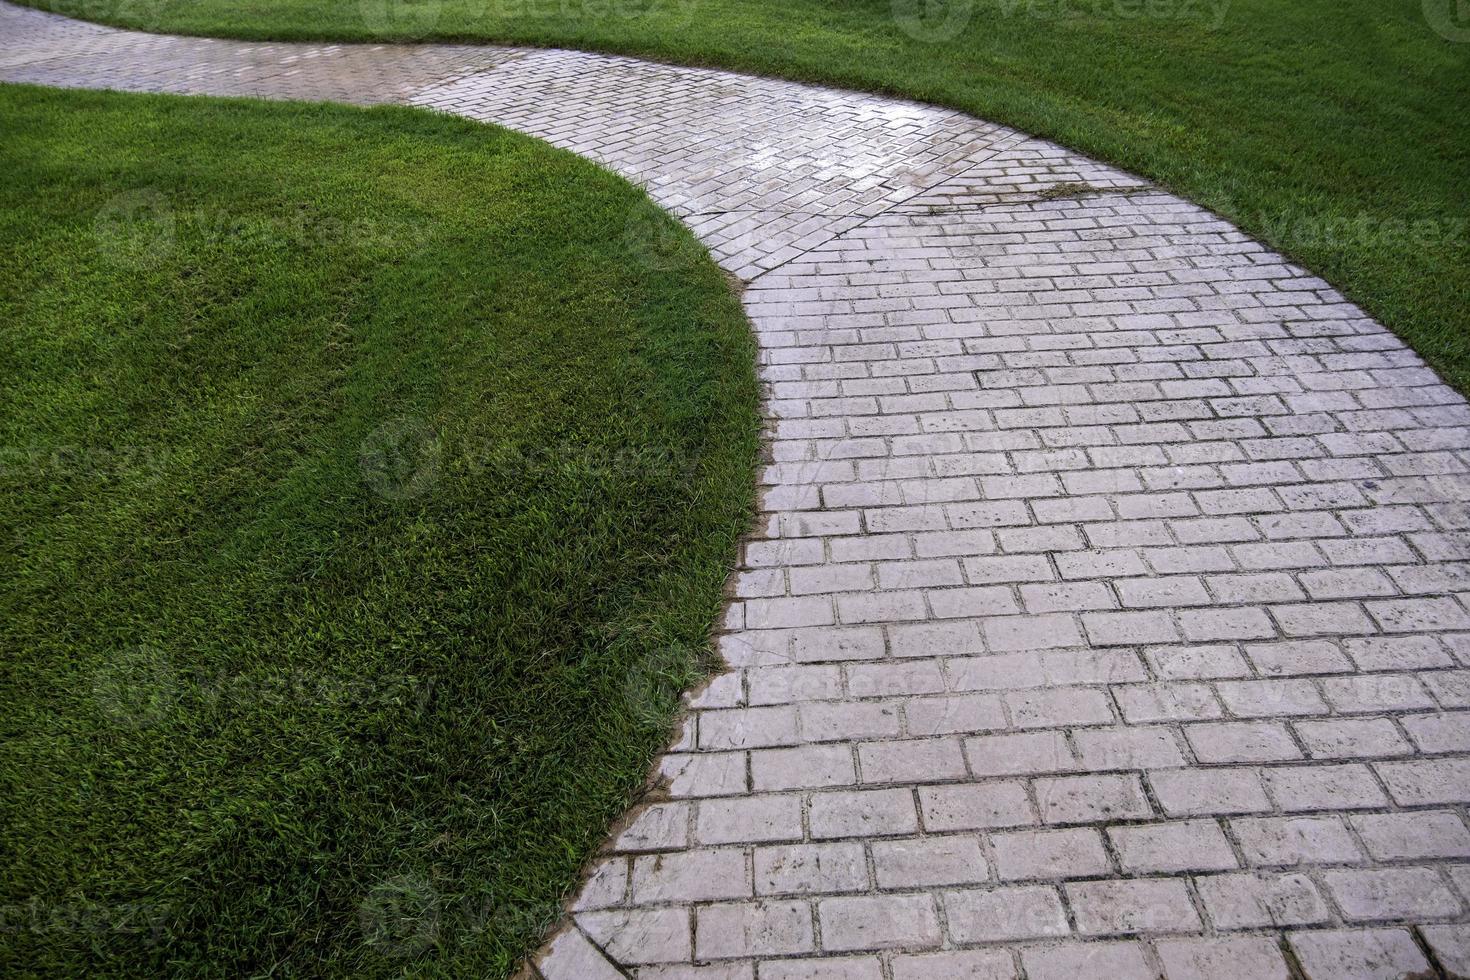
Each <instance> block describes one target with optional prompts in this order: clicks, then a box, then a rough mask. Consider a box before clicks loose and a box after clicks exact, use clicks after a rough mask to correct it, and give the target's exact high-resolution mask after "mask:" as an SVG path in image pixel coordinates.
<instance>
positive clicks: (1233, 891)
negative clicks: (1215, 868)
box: [1194, 872, 1331, 929]
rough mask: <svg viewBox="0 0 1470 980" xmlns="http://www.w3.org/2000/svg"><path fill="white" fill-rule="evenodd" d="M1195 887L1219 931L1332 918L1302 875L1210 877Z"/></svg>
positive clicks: (1310, 923)
mask: <svg viewBox="0 0 1470 980" xmlns="http://www.w3.org/2000/svg"><path fill="white" fill-rule="evenodd" d="M1194 886H1195V889H1196V890H1197V891H1198V892H1199V896H1200V900H1201V901H1203V902H1204V903H1205V911H1207V912H1208V913H1209V915H1210V918H1211V919H1213V920H1214V922H1215V926H1216V928H1219V929H1262V928H1277V927H1280V926H1301V925H1315V924H1317V923H1319V922H1326V921H1327V920H1328V918H1329V916H1330V915H1331V913H1330V911H1329V910H1328V908H1327V903H1326V902H1325V901H1323V899H1322V896H1321V895H1320V894H1318V892H1317V886H1316V885H1315V884H1313V882H1312V879H1311V878H1309V877H1307V876H1306V875H1304V874H1300V873H1298V872H1289V873H1285V874H1269V873H1261V872H1257V873H1255V874H1226V875H1208V876H1202V877H1198V878H1196V879H1195V880H1194Z"/></svg>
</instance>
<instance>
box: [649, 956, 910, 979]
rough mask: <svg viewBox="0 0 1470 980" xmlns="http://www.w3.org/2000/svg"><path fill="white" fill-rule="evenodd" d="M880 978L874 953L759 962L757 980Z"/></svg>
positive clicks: (878, 965)
mask: <svg viewBox="0 0 1470 980" xmlns="http://www.w3.org/2000/svg"><path fill="white" fill-rule="evenodd" d="M882 978H883V964H882V962H881V961H880V960H879V959H878V958H877V957H876V956H840V957H823V958H822V959H812V958H806V959H798V960H762V961H761V980H882ZM639 980H642V978H641V977H640V978H639Z"/></svg>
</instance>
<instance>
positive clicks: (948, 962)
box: [893, 949, 1016, 980]
mask: <svg viewBox="0 0 1470 980" xmlns="http://www.w3.org/2000/svg"><path fill="white" fill-rule="evenodd" d="M1015 976H1016V971H1015V967H1014V965H1013V964H1012V962H1011V954H1010V953H1009V952H1006V951H1005V950H998V949H965V950H946V951H944V952H940V953H917V954H904V955H900V956H895V957H893V980H932V978H934V977H952V978H953V980H1013V978H1014V977H1015Z"/></svg>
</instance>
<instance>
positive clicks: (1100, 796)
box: [1033, 775, 1152, 823]
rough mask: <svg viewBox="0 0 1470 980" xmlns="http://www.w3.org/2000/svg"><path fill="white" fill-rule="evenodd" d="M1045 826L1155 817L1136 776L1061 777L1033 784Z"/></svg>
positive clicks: (1037, 781) (1039, 780)
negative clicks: (1046, 824) (1048, 824)
mask: <svg viewBox="0 0 1470 980" xmlns="http://www.w3.org/2000/svg"><path fill="white" fill-rule="evenodd" d="M1033 787H1034V791H1035V794H1036V804H1037V806H1038V807H1040V809H1041V819H1042V820H1043V821H1045V822H1046V823H1101V822H1103V821H1107V820H1126V819H1138V818H1142V817H1148V816H1151V815H1152V810H1151V809H1150V807H1149V804H1148V799H1147V798H1146V797H1145V796H1144V792H1143V786H1142V784H1141V783H1140V782H1139V780H1138V777H1137V776H1122V775H1096V776H1058V777H1047V778H1042V779H1036V780H1034V781H1033Z"/></svg>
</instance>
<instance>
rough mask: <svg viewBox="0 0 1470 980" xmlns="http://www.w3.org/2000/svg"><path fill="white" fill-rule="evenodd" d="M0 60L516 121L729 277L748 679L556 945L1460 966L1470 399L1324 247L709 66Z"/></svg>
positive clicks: (134, 42) (698, 726) (608, 952)
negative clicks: (742, 345)
mask: <svg viewBox="0 0 1470 980" xmlns="http://www.w3.org/2000/svg"><path fill="white" fill-rule="evenodd" d="M0 80H6V81H26V82H37V83H42V84H48V85H60V86H80V87H96V88H113V89H127V90H133V91H168V92H184V93H207V94H213V95H253V96H265V97H271V98H308V99H333V100H339V101H345V102H357V103H378V102H400V103H406V104H411V105H419V106H429V107H434V108H438V109H442V110H446V111H449V112H454V113H458V114H460V115H464V116H469V117H471V118H475V119H482V120H486V121H493V122H496V123H499V124H502V125H505V126H508V127H511V128H513V129H518V130H522V131H524V132H527V133H530V134H532V135H534V136H538V137H541V138H542V139H545V140H548V141H550V142H552V143H555V144H557V145H559V146H564V147H567V148H569V149H571V150H574V151H576V152H578V153H580V154H583V155H585V156H587V157H590V158H592V159H594V160H597V161H599V162H601V163H603V164H605V165H607V166H608V167H610V168H612V169H613V170H616V171H618V172H619V173H621V174H624V175H626V176H628V177H630V178H632V179H634V180H636V181H638V182H639V183H641V184H643V185H644V186H645V187H647V189H648V190H649V192H650V193H651V194H652V195H653V197H654V198H655V199H656V200H657V201H659V202H660V203H661V204H663V205H664V206H665V207H667V208H669V209H670V210H672V211H674V212H675V213H677V214H678V215H680V216H681V217H682V218H683V220H685V221H686V222H687V223H688V224H689V225H690V226H691V227H692V228H693V229H694V230H695V231H696V232H697V233H698V235H699V237H700V238H701V239H702V240H703V241H704V242H705V243H706V244H707V245H708V246H709V248H710V249H711V251H712V252H713V253H714V255H715V256H716V257H717V259H718V260H719V261H720V263H721V264H722V265H723V266H724V267H725V268H727V269H729V270H730V271H731V272H733V273H735V274H737V275H739V276H740V277H742V278H743V279H745V280H747V281H748V289H747V291H746V293H745V305H746V309H747V311H748V312H749V315H750V318H751V320H752V322H753V323H754V324H755V329H756V331H757V333H758V335H759V340H760V345H761V355H760V356H761V374H762V377H763V380H764V382H765V385H766V391H767V394H768V399H769V400H768V403H767V413H768V416H769V420H770V433H769V442H768V445H769V452H770V463H769V465H768V466H766V467H765V468H764V471H763V483H764V493H763V498H762V500H763V511H764V513H763V519H762V521H761V525H760V528H759V530H758V532H757V533H756V534H755V535H754V536H753V537H752V539H751V540H749V541H748V542H747V543H746V545H745V547H744V552H743V555H742V559H741V571H740V572H739V574H738V577H737V579H736V581H735V584H734V591H735V596H736V597H735V599H734V600H733V601H732V603H731V605H730V607H729V611H728V616H727V621H726V623H725V631H724V632H723V634H722V635H721V637H720V645H721V648H722V650H723V652H724V654H725V656H726V657H727V659H728V660H729V663H730V665H731V667H732V668H733V670H732V672H731V673H728V674H726V675H724V676H722V677H720V678H718V679H717V680H716V681H715V682H714V683H713V684H712V685H711V686H710V687H709V688H708V689H707V690H706V691H704V692H702V693H701V694H700V695H699V696H698V697H697V699H695V700H694V702H693V704H692V705H691V709H692V710H691V713H690V717H689V720H688V722H687V725H686V726H685V729H684V733H683V737H682V739H681V740H680V741H679V743H678V744H677V745H676V746H674V747H673V748H672V749H671V751H670V752H669V753H668V754H667V755H665V756H664V758H663V759H662V761H661V763H660V768H661V772H662V774H663V776H664V782H665V784H666V791H665V792H664V793H663V795H662V799H661V801H660V802H657V803H655V804H654V805H652V806H648V807H647V808H645V809H643V810H641V811H640V812H638V813H637V814H635V815H634V817H633V818H632V819H631V821H630V822H629V824H628V825H627V826H626V828H625V829H623V830H621V831H620V832H619V833H618V835H617V836H616V839H615V840H613V841H611V842H610V843H609V844H608V846H607V849H606V854H605V856H604V857H603V858H602V859H601V861H600V863H599V865H598V866H597V868H596V871H595V873H594V874H593V876H592V877H591V879H590V880H589V882H588V884H587V886H586V887H585V889H584V890H583V892H582V894H581V895H580V897H579V898H578V900H577V902H576V904H575V911H574V915H573V917H572V918H573V920H574V921H573V922H572V923H571V924H570V925H569V927H568V928H566V929H564V930H563V931H562V932H561V933H560V934H559V935H558V937H557V938H556V939H555V941H554V942H553V943H552V944H551V946H550V947H549V952H547V953H546V954H544V955H543V957H542V958H541V960H540V962H539V970H540V972H541V973H542V974H543V975H544V976H545V977H546V978H548V980H566V978H570V980H598V978H603V977H607V978H615V977H636V978H638V980H676V978H677V980H686V978H699V980H751V978H753V977H757V976H758V977H759V978H760V980H780V978H795V977H805V978H839V977H841V978H863V980H867V978H873V980H877V978H885V980H918V978H926V980H927V978H951V977H952V978H981V977H984V978H990V977H1012V976H1019V975H1024V976H1026V977H1029V978H1031V980H1048V978H1053V977H1064V978H1072V977H1094V976H1096V977H1109V978H1131V977H1155V976H1159V975H1167V976H1168V977H1171V978H1191V977H1210V978H1216V977H1218V978H1238V977H1284V976H1289V975H1292V976H1298V977H1310V978H1319V980H1320V978H1337V977H1344V978H1346V977H1352V978H1357V977H1403V976H1411V975H1434V974H1435V973H1436V972H1440V973H1443V972H1448V973H1449V974H1451V975H1454V974H1456V973H1458V974H1470V927H1467V926H1466V925H1465V924H1464V923H1465V921H1466V918H1467V916H1466V902H1467V900H1470V830H1467V824H1466V809H1465V804H1466V803H1467V802H1470V710H1464V709H1470V669H1467V668H1470V534H1467V529H1470V506H1467V503H1466V502H1467V501H1470V473H1467V470H1470V407H1467V405H1466V403H1465V401H1464V400H1463V399H1462V398H1461V397H1460V396H1458V395H1457V394H1455V393H1454V392H1453V391H1452V390H1451V389H1449V388H1448V387H1446V386H1445V385H1444V384H1443V383H1441V382H1440V381H1439V380H1438V378H1436V377H1435V375H1434V374H1433V373H1432V372H1431V371H1429V370H1428V369H1427V368H1425V367H1424V365H1423V364H1422V363H1421V362H1420V361H1419V359H1418V358H1417V357H1415V356H1414V354H1413V353H1411V352H1410V351H1409V350H1407V349H1406V348H1405V347H1404V346H1403V345H1402V344H1401V343H1400V342H1399V341H1398V340H1397V339H1395V338H1394V337H1393V336H1392V335H1390V334H1388V333H1387V332H1385V331H1384V330H1383V328H1381V327H1380V326H1379V325H1377V324H1376V323H1374V322H1373V321H1371V320H1370V319H1369V318H1368V317H1366V316H1365V315H1364V314H1363V313H1362V312H1361V311H1359V310H1358V309H1357V308H1355V307H1354V306H1352V305H1351V304H1349V303H1347V302H1345V301H1344V300H1343V298H1342V297H1341V296H1340V295H1338V294H1337V293H1336V292H1335V291H1334V290H1333V289H1331V288H1330V287H1329V286H1328V285H1327V284H1326V283H1324V282H1322V281H1321V280H1319V279H1316V278H1313V277H1312V276H1310V275H1307V274H1306V273H1304V272H1303V271H1302V270H1300V269H1298V268H1296V267H1294V266H1292V265H1290V264H1288V263H1287V262H1285V261H1284V260H1282V259H1281V258H1280V257H1279V256H1277V255H1274V254H1272V253H1271V252H1269V251H1267V250H1266V249H1265V248H1263V247H1262V246H1260V245H1258V244H1256V243H1254V242H1252V241H1250V240H1249V239H1247V238H1246V237H1244V236H1243V235H1241V234H1240V233H1238V232H1237V231H1236V230H1235V229H1234V228H1232V227H1231V226H1229V225H1227V224H1226V223H1224V222H1223V221H1221V220H1219V219H1218V218H1215V217H1214V216H1212V215H1210V214H1208V213H1207V212H1204V211H1202V210H1200V209H1199V208H1197V207H1194V206H1193V205H1190V204H1188V203H1187V202H1184V201H1182V200H1180V199H1178V198H1176V197H1173V196H1170V195H1168V194H1165V193H1162V192H1161V191H1159V190H1158V189H1156V188H1153V187H1151V186H1149V185H1148V184H1147V183H1145V182H1143V181H1141V180H1139V179H1136V178H1134V177H1130V176H1129V175H1127V174H1124V173H1120V172H1118V171H1116V170H1113V169H1110V168H1108V167H1104V166H1101V165H1099V164H1097V163H1094V162H1092V161H1089V160H1086V159H1084V158H1082V157H1079V156H1077V155H1076V154H1073V153H1071V152H1069V151H1067V150H1064V149H1061V148H1058V147H1056V146H1054V145H1052V144H1049V143H1046V142H1043V141H1041V140H1037V139H1032V138H1030V137H1027V136H1025V135H1023V134H1020V133H1016V132H1013V131H1011V130H1008V129H1004V128H1001V127H997V126H993V125H990V124H987V123H983V122H979V121H976V120H974V119H971V118H969V117H966V116H964V115H961V114H959V113H956V112H951V111H946V110H941V109H935V108H931V107H926V106H921V105H915V104H912V103H908V102H902V101H896V100H893V99H886V98H875V97H871V96H864V95H855V94H852V93H848V92H838V91H832V90H827V89H821V88H813V87H808V86H802V85H795V84H789V83H784V82H778V81H770V80H764V79H756V78H748V77H742V76H737V75H731V74H727V73H723V72H718V71H707V70H695V69H686V68H674V67H668V66H663V65H655V64H649V63H645V62H640V61H636V60H632V59H628V58H614V57H604V56H599V55H590V54H578V53H573V52H567V51H539V50H519V49H509V48H480V47H468V46H444V45H439V46H422V47H402V46H338V45H302V44H246V43H238V42H231V41H217V40H201V39H189V38H171V37H158V36H149V35H142V34H134V33H128V32H122V31H115V30H110V29H106V28H100V27H95V26H91V25H86V24H81V23H77V22H75V21H70V20H65V19H62V18H59V17H54V16H51V15H47V14H43V13H38V12H34V11H30V10H21V9H18V8H14V7H10V6H6V5H3V4H0ZM1462 862H1464V863H1462Z"/></svg>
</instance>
